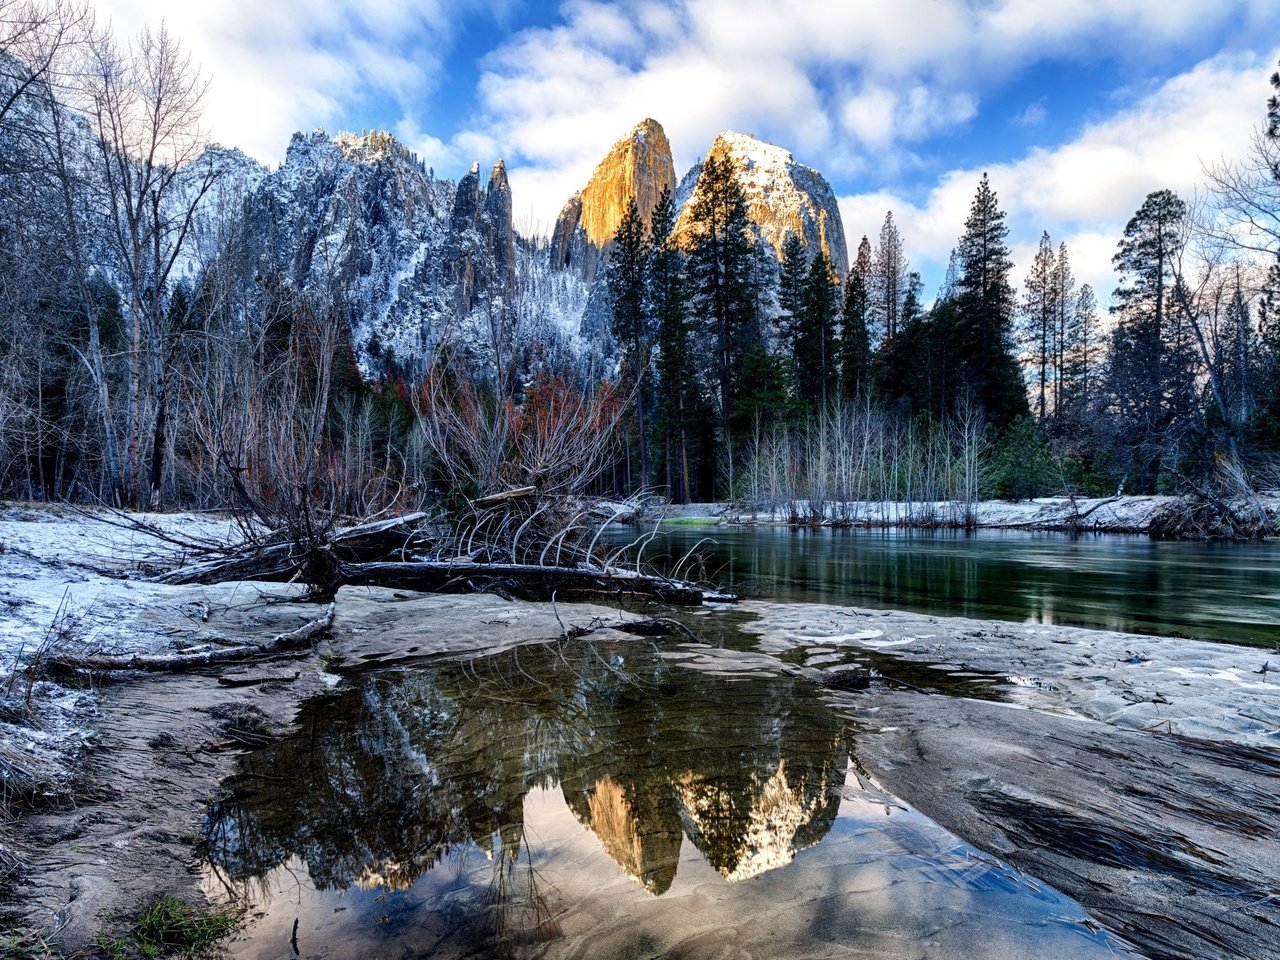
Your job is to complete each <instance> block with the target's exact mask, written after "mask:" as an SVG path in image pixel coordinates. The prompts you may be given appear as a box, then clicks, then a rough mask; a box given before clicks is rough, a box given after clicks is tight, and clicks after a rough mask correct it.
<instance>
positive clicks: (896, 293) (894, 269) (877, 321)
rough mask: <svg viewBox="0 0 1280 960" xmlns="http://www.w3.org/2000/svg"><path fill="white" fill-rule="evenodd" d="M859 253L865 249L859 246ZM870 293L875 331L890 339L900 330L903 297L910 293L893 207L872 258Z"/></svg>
mask: <svg viewBox="0 0 1280 960" xmlns="http://www.w3.org/2000/svg"><path fill="white" fill-rule="evenodd" d="M858 254H859V257H861V254H862V250H861V248H859V251H858ZM867 293H868V295H869V296H870V298H871V316H872V320H873V322H874V325H875V333H876V335H877V336H878V337H879V338H880V339H889V338H892V337H893V336H895V335H896V334H897V332H898V322H899V319H900V316H901V313H902V301H903V300H904V299H905V298H906V295H907V258H906V254H904V253H903V248H902V235H901V234H900V233H899V232H898V226H897V224H895V223H894V222H893V211H889V212H888V213H886V214H885V215H884V224H883V225H882V226H881V227H880V244H879V246H877V247H876V253H875V260H874V261H873V262H872V265H871V271H870V274H869V279H868V281H867Z"/></svg>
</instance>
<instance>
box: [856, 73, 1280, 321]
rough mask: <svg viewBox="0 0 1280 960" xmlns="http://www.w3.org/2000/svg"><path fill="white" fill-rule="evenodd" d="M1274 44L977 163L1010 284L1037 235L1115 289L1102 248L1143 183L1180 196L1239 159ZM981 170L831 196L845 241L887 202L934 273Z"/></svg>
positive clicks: (865, 229) (1102, 295)
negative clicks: (907, 191)
mask: <svg viewBox="0 0 1280 960" xmlns="http://www.w3.org/2000/svg"><path fill="white" fill-rule="evenodd" d="M1277 56H1280V51H1273V52H1272V53H1270V54H1267V55H1264V56H1259V55H1254V54H1233V55H1222V56H1219V57H1215V58H1213V59H1210V60H1206V61H1204V62H1202V63H1200V64H1198V65H1196V66H1195V67H1193V68H1192V69H1191V70H1189V71H1187V72H1186V73H1183V74H1180V75H1179V76H1176V77H1174V78H1172V79H1171V80H1169V81H1167V82H1166V83H1164V84H1162V85H1161V86H1160V87H1159V88H1158V89H1156V90H1154V91H1153V92H1151V93H1150V94H1149V95H1148V96H1146V97H1145V98H1143V99H1142V100H1140V101H1139V102H1138V103H1136V104H1135V105H1133V106H1132V107H1130V108H1129V109H1126V110H1123V111H1121V112H1120V113H1117V114H1116V115H1115V116H1112V117H1110V118H1107V119H1105V120H1100V121H1098V122H1096V123H1094V124H1092V125H1090V126H1088V127H1086V128H1085V129H1084V130H1083V131H1082V132H1081V133H1080V135H1079V136H1078V137H1076V139H1074V140H1072V141H1070V142H1068V143H1066V144H1063V145H1061V146H1059V147H1056V148H1053V149H1044V148H1039V149H1035V150H1032V151H1031V152H1030V153H1028V154H1027V155H1026V156H1024V157H1022V158H1021V159H1018V160H1014V161H1010V162H1004V163H995V164H991V165H990V166H988V167H987V168H986V172H987V173H988V174H989V175H990V178H991V184H992V186H993V188H994V189H995V190H996V192H997V194H998V196H999V198H1000V205H1001V208H1002V209H1004V210H1005V211H1006V212H1007V214H1008V219H1007V222H1008V224H1009V227H1010V240H1011V245H1012V246H1013V248H1014V250H1015V253H1018V252H1021V254H1022V255H1021V256H1019V257H1017V258H1016V259H1015V271H1014V276H1015V280H1016V282H1018V283H1021V278H1022V275H1023V274H1025V272H1026V269H1027V267H1028V266H1029V257H1028V256H1027V255H1026V252H1027V251H1033V250H1034V248H1035V244H1036V243H1037V242H1038V240H1039V237H1040V234H1041V232H1042V231H1044V230H1048V231H1049V232H1050V234H1051V235H1052V236H1053V239H1054V243H1055V245H1056V244H1057V243H1058V242H1059V241H1066V243H1067V246H1068V248H1069V250H1070V251H1071V259H1072V264H1073V268H1074V271H1075V273H1076V275H1077V278H1078V279H1079V280H1080V281H1081V282H1088V283H1091V284H1093V286H1094V289H1095V290H1096V292H1097V294H1098V297H1099V299H1100V300H1101V301H1105V300H1106V299H1107V298H1108V297H1109V296H1110V294H1111V291H1112V289H1113V288H1114V286H1115V277H1114V274H1113V273H1112V271H1111V256H1112V254H1114V253H1115V248H1116V244H1117V243H1118V242H1119V239H1120V234H1121V232H1122V231H1123V229H1124V225H1125V223H1126V222H1127V221H1128V218H1129V217H1130V216H1132V214H1133V212H1134V211H1135V210H1136V209H1137V208H1138V207H1139V206H1140V205H1141V203H1142V200H1143V198H1144V197H1145V196H1146V195H1147V194H1148V193H1150V192H1151V191H1153V190H1159V189H1164V188H1169V189H1172V190H1174V191H1176V192H1178V193H1179V194H1181V195H1182V196H1183V197H1184V198H1187V199H1190V198H1191V197H1192V195H1193V194H1195V192H1196V191H1197V190H1198V189H1200V188H1201V185H1202V184H1203V182H1204V168H1205V166H1206V165H1208V164H1212V163H1215V162H1217V161H1218V160H1219V159H1220V158H1221V157H1227V158H1231V157H1241V156H1243V155H1244V154H1245V152H1246V151H1247V149H1248V144H1249V138H1250V134H1251V131H1252V130H1253V129H1254V128H1255V127H1256V125H1257V124H1258V122H1259V121H1260V119H1261V115H1262V106H1261V105H1262V102H1263V100H1264V98H1265V93H1266V84H1265V76H1266V70H1267V68H1268V67H1269V65H1271V64H1273V63H1275V61H1276V58H1277ZM982 173H983V170H981V169H977V168H974V169H965V170H954V171H951V172H949V173H947V174H946V175H944V176H943V177H941V178H940V179H939V181H938V182H937V184H936V185H935V186H934V187H933V188H932V189H931V190H930V191H929V192H928V194H927V196H926V197H925V198H924V199H923V201H922V202H920V203H919V204H917V203H912V202H910V200H909V199H908V198H906V197H903V196H901V195H898V194H895V193H892V192H886V191H876V192H872V193H866V194H858V195H852V196H846V197H842V198H841V201H840V206H841V213H842V216H843V219H844V225H845V232H846V234H848V235H849V236H850V237H854V238H856V237H859V236H861V235H862V234H863V233H868V234H870V236H871V238H872V240H873V242H874V240H875V237H876V235H877V233H878V231H879V228H880V223H881V221H882V220H883V218H884V213H885V211H886V210H890V209H891V210H893V212H894V218H895V219H896V220H897V221H898V223H899V226H900V229H901V231H902V235H903V240H904V242H905V244H906V247H907V253H908V256H910V257H912V259H913V260H915V261H917V262H916V266H917V267H919V268H923V269H924V270H925V271H927V273H928V274H929V275H931V276H933V277H934V278H935V279H936V280H940V279H941V277H942V275H943V272H944V271H945V269H946V263H947V258H948V256H949V254H950V251H951V248H952V246H953V245H954V244H955V242H956V240H957V239H958V237H959V235H960V233H961V232H962V230H963V226H964V221H965V218H966V216H967V215H968V208H969V203H970V201H971V200H972V198H973V194H974V191H975V189H976V187H977V183H978V180H979V178H980V177H981V175H982Z"/></svg>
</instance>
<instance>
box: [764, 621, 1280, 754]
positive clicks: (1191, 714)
mask: <svg viewBox="0 0 1280 960" xmlns="http://www.w3.org/2000/svg"><path fill="white" fill-rule="evenodd" d="M743 607H744V608H745V609H746V610H748V611H750V612H752V613H756V614H758V616H759V619H758V620H754V621H752V622H750V623H748V624H746V625H745V627H744V628H743V629H745V630H747V631H748V632H750V633H753V634H757V635H758V636H759V637H760V641H759V649H760V651H761V652H762V653H765V654H768V655H772V656H781V655H784V654H791V658H792V659H794V656H795V655H796V653H797V652H798V653H800V654H803V662H804V664H805V665H806V666H807V667H810V668H821V669H824V670H831V669H833V668H835V669H839V666H840V665H841V664H842V663H845V662H857V654H858V652H859V651H874V652H876V653H884V654H890V655H892V656H893V657H895V658H900V659H904V660H909V661H913V662H915V663H919V664H924V665H927V666H929V667H931V668H934V669H937V670H938V671H939V678H940V679H941V678H942V676H943V674H944V673H949V674H952V675H954V676H959V677H966V676H967V677H972V678H975V679H978V678H986V677H990V676H991V675H999V676H1000V677H1002V678H1003V679H1004V681H1005V682H1006V683H1008V684H1012V685H1014V687H1015V688H1016V695H1014V696H1012V697H1011V702H1012V703H1014V704H1015V705H1018V706H1021V707H1026V708H1030V709H1035V710H1042V711H1047V712H1051V713H1061V714H1069V715H1073V716H1077V717H1081V718H1085V719H1088V720H1093V721H1097V722H1100V723H1104V724H1109V725H1112V726H1115V727H1119V728H1122V729H1127V730H1141V731H1151V732H1158V733H1174V734H1182V735H1184V736H1190V737H1199V738H1203V739H1208V740H1215V741H1232V742H1236V743H1242V744H1249V745H1251V746H1264V747H1277V748H1280V655H1277V654H1278V653H1280V651H1268V650H1262V649H1258V648H1255V647H1238V646H1233V645H1231V644H1225V643H1208V642H1205V641H1201V640H1186V639H1181V638H1171V637H1152V636H1141V635H1136V634H1125V633H1114V632H1110V631H1106V630H1086V629H1082V628H1078V627H1060V626H1045V625H1043V624H1022V623H1007V622H1003V621H996V620H973V619H963V618H958V617H934V616H929V615H926V614H918V613H904V612H899V611H885V610H866V609H859V608H856V607H838V606H826V605H821V604H808V603H806V604H795V603H772V602H762V601H754V602H747V603H744V604H743Z"/></svg>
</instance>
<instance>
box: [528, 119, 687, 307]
mask: <svg viewBox="0 0 1280 960" xmlns="http://www.w3.org/2000/svg"><path fill="white" fill-rule="evenodd" d="M675 180H676V174H675V166H674V165H673V164H672V161H671V144H670V143H669V142H668V141H667V135H666V132H665V131H664V130H663V129H662V125H661V124H660V123H658V121H656V120H652V119H645V120H641V121H640V122H639V123H638V124H636V125H635V126H634V127H633V128H632V129H631V132H630V133H628V134H627V135H626V136H625V137H623V138H622V139H621V140H619V141H618V142H617V143H615V144H614V145H613V148H612V149H611V150H610V151H609V153H608V154H607V155H606V156H605V158H604V159H603V160H601V161H600V163H599V164H598V165H597V166H596V169H595V172H594V173H593V174H592V175H591V179H590V180H589V181H587V185H586V186H585V187H584V188H583V189H582V190H581V191H580V192H579V193H576V194H574V196H573V197H571V198H570V199H569V201H568V203H566V204H565V205H564V209H562V210H561V211H560V216H559V217H557V218H556V226H555V230H554V231H553V233H552V238H551V257H552V265H553V266H555V267H557V268H561V269H563V268H566V267H573V268H574V269H576V270H577V271H578V272H579V274H580V276H581V277H582V279H583V281H584V282H585V283H587V284H590V283H591V281H592V280H593V279H595V276H596V273H597V272H598V271H599V269H600V266H601V264H602V263H603V257H602V254H603V253H604V250H605V248H606V247H608V246H609V244H610V243H612V242H613V237H614V234H616V233H617V232H618V224H619V223H621V222H622V217H623V214H625V213H626V211H627V203H628V202H629V201H630V200H632V199H634V200H635V202H636V209H637V210H638V211H639V213H640V216H641V218H642V219H643V220H644V222H645V226H646V227H647V226H648V225H649V222H650V218H651V216H652V214H653V208H654V206H655V205H656V204H657V202H658V198H659V197H660V196H661V195H662V191H663V188H664V187H670V188H673V189H674V187H675Z"/></svg>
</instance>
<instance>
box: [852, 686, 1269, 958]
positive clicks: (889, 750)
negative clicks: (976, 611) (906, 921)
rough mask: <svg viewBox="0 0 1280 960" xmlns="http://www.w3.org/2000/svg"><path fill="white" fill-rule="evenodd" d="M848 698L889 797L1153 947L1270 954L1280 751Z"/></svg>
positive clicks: (929, 700) (926, 701)
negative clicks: (889, 793) (897, 798)
mask: <svg viewBox="0 0 1280 960" xmlns="http://www.w3.org/2000/svg"><path fill="white" fill-rule="evenodd" d="M849 709H850V710H851V711H852V712H854V713H855V714H856V715H857V716H859V717H860V718H861V720H862V721H863V723H864V724H866V725H867V727H868V728H869V729H870V730H871V732H867V733H863V734H861V735H860V736H859V738H858V745H857V748H856V751H857V754H858V756H859V758H860V759H861V760H862V761H863V762H864V763H865V764H866V765H867V767H868V768H869V769H870V770H871V771H872V772H873V773H874V774H875V775H876V776H877V778H878V779H879V780H880V782H881V783H882V784H883V785H884V786H885V787H886V788H887V789H888V790H890V791H891V792H893V793H894V794H896V795H898V796H900V797H902V798H903V799H904V800H906V801H907V802H909V803H911V804H913V805H914V806H916V807H917V808H919V809H920V810H921V811H922V812H924V813H925V814H927V815H928V816H930V817H932V818H933V819H934V820H936V821H938V822H939V823H940V824H942V825H943V826H944V827H946V828H947V829H949V830H952V831H953V832H955V833H957V834H959V835H961V836H963V837H964V838H965V839H967V840H968V841H969V842H971V843H973V844H975V845H976V846H978V847H980V848H982V849H985V850H987V851H989V852H991V853H993V854H995V855H997V856H999V857H1002V858H1004V859H1005V860H1007V861H1008V862H1010V863H1012V864H1013V865H1015V866H1017V867H1018V868H1019V869H1021V870H1024V871H1026V872H1028V873H1031V874H1033V875H1034V876H1037V877H1040V878H1041V879H1043V880H1046V881H1048V882H1049V883H1051V884H1053V885H1054V886H1055V887H1057V888H1058V889H1060V890H1062V891H1063V892H1065V893H1067V894H1068V895H1069V896H1071V897H1073V898H1074V899H1076V900H1077V901H1079V902H1080V903H1081V904H1082V905H1083V906H1084V907H1085V908H1086V909H1087V910H1088V911H1089V912H1090V913H1091V914H1092V915H1093V916H1095V917H1096V918H1097V919H1098V920H1100V921H1101V922H1103V923H1104V924H1106V925H1107V926H1108V927H1109V928H1110V929H1112V930H1114V931H1115V932H1116V933H1117V934H1119V935H1120V936H1121V937H1124V938H1125V939H1127V940H1129V941H1130V942H1131V943H1133V944H1135V945H1136V946H1137V948H1138V949H1139V950H1140V951H1141V952H1142V953H1144V954H1146V955H1147V956H1150V957H1176V958H1186V960H1193V958H1194V960H1204V958H1210V957H1232V958H1236V957H1238V958H1242V960H1243V958H1249V960H1259V958H1267V957H1273V958H1274V957H1280V880H1278V879H1277V872H1276V865H1277V864H1280V792H1278V791H1277V789H1276V785H1277V783H1280V753H1278V752H1276V751H1273V750H1267V749H1259V748H1254V747H1248V746H1242V745H1234V744H1221V743H1215V742H1213V741H1207V740H1198V739H1194V738H1188V737H1179V736H1176V735H1168V734H1156V733H1141V732H1135V731H1129V730H1118V729H1116V728H1114V727H1111V726H1107V725H1105V724H1101V723H1096V722H1088V721H1080V720H1075V719H1071V718H1067V717H1063V716H1056V715H1053V714H1047V713H1043V712H1040V711H1036V710H1021V709H1016V708H1011V707H1009V706H1003V705H1000V704H996V703H988V702H982V701H976V700H964V699H958V698H953V697H942V696H923V695H920V694H914V693H910V692H904V693H898V692H882V693H879V694H877V695H874V696H872V697H869V698H863V699H862V700H861V702H858V703H856V704H855V703H853V702H852V699H851V700H850V704H849Z"/></svg>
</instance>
